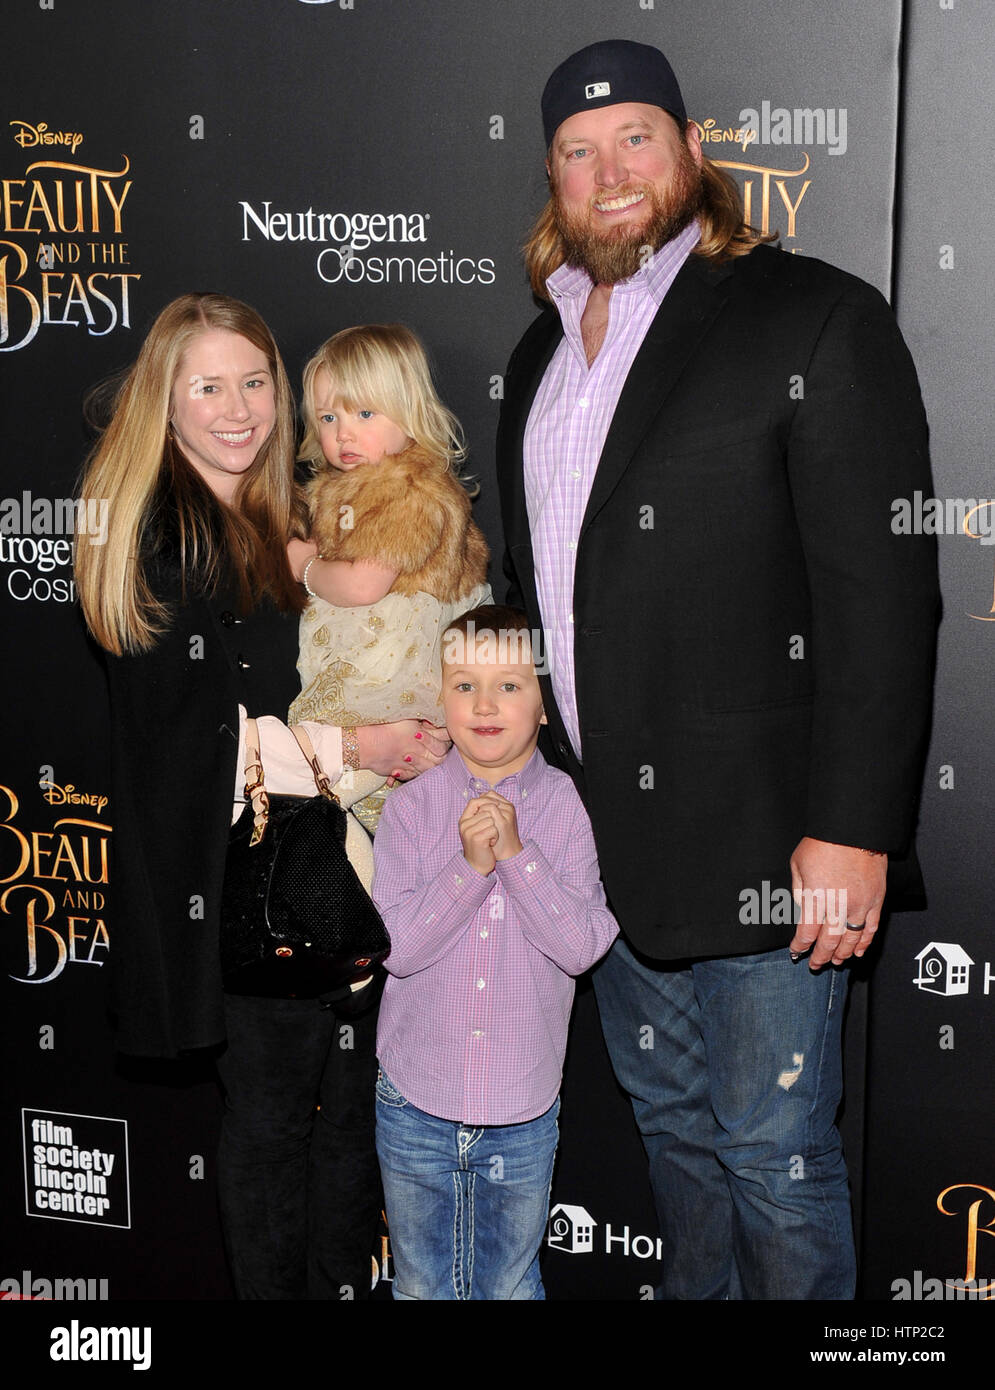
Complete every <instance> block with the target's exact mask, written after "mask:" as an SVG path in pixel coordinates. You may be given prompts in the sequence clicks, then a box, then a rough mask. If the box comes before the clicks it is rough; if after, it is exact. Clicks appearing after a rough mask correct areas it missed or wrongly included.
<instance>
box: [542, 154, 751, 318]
mask: <svg viewBox="0 0 995 1390" xmlns="http://www.w3.org/2000/svg"><path fill="white" fill-rule="evenodd" d="M678 135H679V137H680V141H681V144H682V145H684V146H685V148H687V138H686V136H685V134H684V131H683V130H682V129H680V127H678ZM700 167H701V192H702V202H701V207H700V208H699V210H698V212H697V213H696V214H695V216H696V217H697V219H698V224H699V226H700V227H701V240H700V241H699V242H698V245H697V246H696V247H695V248H694V251H693V252H692V253H691V254H692V255H694V256H700V257H701V258H702V260H707V261H715V262H716V263H720V262H722V261H728V260H731V259H732V258H733V257H735V256H745V255H746V254H747V253H748V252H750V251H752V250H753V248H754V247H755V246H759V245H761V243H763V242H769V241H776V240H777V233H776V232H773V233H770V234H765V233H764V232H759V231H757V229H756V228H755V227H751V226H750V224H749V223H748V222H747V221H746V219H745V216H744V214H743V200H742V198H741V196H740V192H739V187H738V185H737V183H736V181H735V180H734V179H733V178H732V177H731V176H730V175H729V174H727V173H726V172H725V170H724V169H720V168H718V166H717V165H715V164H713V163H712V161H711V160H710V159H706V158H705V156H704V155H702V157H701V166H700ZM523 251H524V255H525V268H526V270H527V271H528V274H529V283H530V284H531V286H532V293H533V294H534V295H535V296H536V297H537V298H538V299H544V300H548V299H549V291H548V290H547V289H546V281H547V280H548V279H549V277H550V276H551V275H552V274H553V271H554V270H559V268H560V266H561V265H562V264H563V262H564V261H565V260H566V248H565V246H564V244H563V239H562V237H561V236H560V233H559V230H558V228H557V226H556V215H555V212H554V207H553V199H552V198H550V200H549V202H548V203H547V204H546V206H545V207H544V208H543V210H542V212H541V213H540V214H539V216H538V218H537V219H536V222H535V225H534V226H533V228H532V231H531V232H530V234H529V239H528V241H527V242H526V243H525V246H524V248H523Z"/></svg>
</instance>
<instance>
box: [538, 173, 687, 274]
mask: <svg viewBox="0 0 995 1390" xmlns="http://www.w3.org/2000/svg"><path fill="white" fill-rule="evenodd" d="M635 192H639V193H645V195H646V201H647V202H648V203H649V205H650V215H649V218H648V219H647V220H645V221H644V222H643V223H642V224H641V225H640V226H638V227H630V226H618V227H609V228H608V229H607V230H606V231H601V232H599V231H596V230H595V229H594V226H593V225H592V218H593V217H596V216H597V214H596V213H594V211H593V203H594V199H593V198H592V200H591V204H592V206H591V207H590V208H588V209H587V210H586V211H584V212H571V211H568V210H567V209H566V208H565V207H564V206H563V205H562V203H561V202H560V198H559V195H558V194H557V192H556V190H555V189H554V190H553V216H554V218H555V220H556V229H557V231H558V232H559V234H560V236H561V238H562V240H563V247H564V251H565V257H564V259H565V260H566V263H567V264H568V265H575V266H579V267H580V268H581V269H582V270H586V271H587V273H588V275H590V277H591V279H592V280H593V281H594V283H595V284H596V285H614V284H617V282H618V281H619V280H628V279H629V277H630V276H631V275H635V273H636V271H637V270H639V269H640V268H641V267H642V266H643V265H644V264H645V263H646V259H647V257H648V256H649V255H651V254H652V253H653V252H654V251H658V250H659V249H660V247H661V246H665V245H666V243H667V242H668V241H672V240H673V238H674V237H675V236H677V234H678V233H679V232H682V231H683V230H684V228H685V227H686V226H687V225H688V223H689V222H690V221H691V219H692V218H693V217H694V216H695V214H696V213H697V212H698V211H699V210H700V208H701V204H702V200H703V189H702V180H701V170H700V169H699V168H698V166H697V164H695V162H694V160H693V159H692V158H691V152H690V150H688V149H687V147H686V146H684V147H682V149H681V154H680V159H679V160H678V162H677V165H676V167H675V169H674V173H673V177H672V178H671V181H670V187H669V188H668V189H667V190H666V192H665V193H661V192H660V190H659V189H658V188H657V187H656V186H655V185H653V184H626V185H625V187H624V188H619V189H615V190H613V191H612V194H611V196H612V197H624V196H625V195H626V194H627V193H635ZM598 196H601V197H603V196H604V195H603V194H601V195H598Z"/></svg>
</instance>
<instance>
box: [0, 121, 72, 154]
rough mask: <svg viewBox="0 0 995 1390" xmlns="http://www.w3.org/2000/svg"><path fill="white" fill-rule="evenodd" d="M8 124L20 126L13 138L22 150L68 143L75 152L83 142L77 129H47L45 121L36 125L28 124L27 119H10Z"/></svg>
mask: <svg viewBox="0 0 995 1390" xmlns="http://www.w3.org/2000/svg"><path fill="white" fill-rule="evenodd" d="M8 124H10V125H13V126H20V130H17V131H15V132H14V139H15V140H16V141H17V143H18V144H19V145H20V147H21V149H22V150H23V149H31V148H32V147H33V146H35V145H68V146H69V150H70V152H71V153H72V154H75V153H76V151H77V150H78V149H79V147H80V145H82V143H83V137H82V135H80V134H79V133H78V132H77V131H73V130H49V128H48V122H47V121H41V122H40V123H39V124H38V125H29V124H28V122H27V121H10V122H8Z"/></svg>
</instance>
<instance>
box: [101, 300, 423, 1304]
mask: <svg viewBox="0 0 995 1390" xmlns="http://www.w3.org/2000/svg"><path fill="white" fill-rule="evenodd" d="M293 444H294V441H293V411H292V401H291V394H290V389H289V386H288V383H287V378H286V374H285V372H284V369H283V364H282V363H281V361H280V356H279V353H278V351H277V348H276V344H275V343H274V341H273V337H272V335H271V334H270V332H269V330H268V328H267V327H266V325H265V324H264V323H263V321H262V319H261V318H260V317H259V315H258V314H256V313H255V311H254V310H252V309H250V308H249V307H248V306H247V305H245V304H242V303H240V302H239V301H237V300H234V299H229V298H227V297H225V296H221V295H213V294H198V295H184V296H183V297H182V298H180V299H177V300H174V301H173V302H172V303H171V304H169V305H167V306H166V308H165V309H164V310H163V311H162V313H161V314H160V315H159V317H158V318H157V319H156V321H155V323H154V324H153V326H152V329H151V331H150V333H149V335H148V337H147V339H146V340H145V343H144V345H143V347H142V350H141V353H140V355H139V358H138V361H137V362H136V364H135V366H134V367H133V369H132V370H131V372H130V373H129V375H128V377H127V378H126V380H125V382H124V384H123V386H122V388H121V390H120V392H119V394H118V397H117V400H116V403H115V408H114V412H113V418H112V419H111V422H110V424H109V426H108V427H107V429H106V430H105V432H104V434H103V436H102V438H101V439H100V441H99V443H98V445H97V447H96V449H95V450H94V453H93V455H92V457H91V459H90V461H89V464H88V466H87V468H86V472H85V476H84V480H83V484H82V495H83V498H84V500H89V499H91V498H92V499H96V500H106V501H107V503H108V505H109V528H108V534H107V541H106V544H105V545H102V546H92V545H90V544H89V543H88V540H87V538H85V537H81V538H80V544H79V545H78V547H77V553H76V575H77V584H78V588H79V593H80V599H81V603H82V607H83V612H84V615H85V618H86V621H87V624H88V626H89V629H90V632H91V633H92V635H93V637H94V639H95V640H96V641H97V643H98V644H99V645H100V647H101V648H102V649H103V651H104V652H105V654H106V667H107V673H108V685H109V690H110V699H111V719H112V751H113V781H112V788H113V796H114V806H115V821H114V823H115V870H114V883H115V908H116V918H115V920H116V926H115V931H114V949H113V961H114V972H113V977H112V978H113V983H112V1009H113V1011H114V1013H115V1015H116V1019H117V1027H118V1042H119V1046H120V1047H121V1049H122V1051H125V1052H128V1053H132V1054H135V1055H139V1056H153V1057H175V1056H177V1055H179V1054H181V1053H184V1052H187V1051H190V1050H192V1049H201V1048H218V1047H220V1046H221V1045H222V1044H225V1042H226V1040H227V1044H226V1046H225V1049H224V1051H223V1052H222V1053H221V1055H220V1057H219V1061H218V1067H219V1071H220V1074H221V1078H222V1082H223V1084H224V1087H225V1091H226V1111H225V1119H224V1124H223V1130H222V1140H221V1151H220V1155H219V1168H220V1173H219V1185H220V1193H221V1205H222V1216H223V1220H224V1225H225V1233H226V1239H227V1243H228V1248H229V1256H230V1260H231V1264H232V1270H233V1276H234V1280H235V1286H236V1291H237V1294H238V1296H239V1297H240V1298H286V1299H290V1298H303V1297H316V1298H322V1297H327V1298H336V1299H338V1298H340V1297H342V1294H341V1292H340V1290H341V1288H342V1286H343V1285H348V1286H350V1287H351V1288H352V1290H353V1293H354V1296H355V1297H357V1298H360V1297H362V1296H363V1292H364V1288H365V1289H367V1290H368V1288H369V1251H370V1243H369V1241H370V1234H371V1228H372V1224H373V1223H374V1222H375V1219H376V1208H377V1201H378V1193H377V1188H376V1172H375V1157H374V1155H373V1149H372V1094H373V1086H372V1082H373V1075H374V1067H375V1062H374V1054H373V1033H374V1029H375V1020H374V1015H375V1008H373V1007H372V1005H371V1007H370V1008H369V1009H368V1010H367V1012H366V1014H365V1015H364V1014H362V1013H361V1014H360V1015H359V1016H358V1017H357V1018H356V1019H355V1020H354V1022H353V1027H354V1030H355V1046H354V1048H353V1049H352V1050H343V1049H340V1048H338V1047H337V1046H334V1041H335V1037H336V1036H337V1025H336V1022H335V1012H334V1007H333V1005H334V1003H335V1001H332V1000H329V999H324V1000H322V999H319V1000H299V999H288V1000H272V999H259V998H248V997H236V996H232V995H226V994H225V993H224V991H223V989H222V982H221V971H220V964H219V955H218V909H219V898H220V892H221V884H222V879H223V875H224V864H225V853H226V845H227V835H228V829H229V826H230V825H231V823H232V820H233V818H234V815H235V813H236V812H237V810H239V809H240V804H239V803H240V798H241V795H242V793H241V786H242V783H243V781H244V777H243V772H242V767H243V762H244V758H243V751H244V745H243V743H242V738H243V734H242V730H243V728H244V714H245V711H246V710H248V712H249V713H250V714H252V715H256V716H262V717H261V718H260V719H259V729H260V736H261V743H262V757H263V764H264V767H265V769H266V779H267V785H268V787H269V788H270V790H273V791H285V792H294V791H298V792H301V793H303V794H310V793H311V792H313V780H312V778H311V773H310V770H309V768H308V767H307V764H306V763H305V762H304V759H303V758H302V756H301V754H300V752H299V750H298V748H297V744H296V741H295V740H294V739H293V736H292V735H291V734H290V732H289V730H288V729H287V728H286V727H285V725H284V724H283V723H282V722H281V720H280V719H279V718H277V717H275V715H274V714H272V713H271V712H274V711H275V712H277V713H278V714H280V715H282V713H283V712H284V711H285V710H286V709H287V707H288V705H289V703H290V701H291V699H292V698H293V696H294V693H295V688H296V680H295V670H294V665H295V658H296V651H297V617H298V614H299V613H300V611H301V609H302V608H303V606H304V599H305V595H304V591H303V589H302V588H301V587H300V586H299V584H298V583H297V581H296V580H295V579H294V576H293V574H292V572H291V568H290V564H289V561H288V557H287V544H288V541H289V540H290V539H291V537H300V536H301V535H303V533H304V529H305V525H306V514H305V509H304V505H303V500H302V497H301V495H300V493H299V491H298V489H297V487H296V485H295V482H294V474H293V461H294V447H293ZM306 727H307V730H308V733H309V734H310V735H311V737H312V740H313V742H314V744H315V748H316V750H317V752H318V755H319V757H320V759H321V761H322V764H323V766H324V767H325V770H326V771H327V772H328V773H329V775H330V776H331V777H332V778H333V780H334V778H335V776H336V775H337V774H338V772H340V771H341V769H342V766H343V755H342V739H341V731H340V730H339V729H336V728H331V727H327V726H322V725H319V724H308V725H307V726H306ZM416 735H417V736H418V737H416ZM354 748H355V750H358V753H356V752H354V753H353V756H351V757H350V759H349V761H350V763H351V764H354V765H356V766H362V767H367V768H372V769H373V770H375V771H377V772H379V773H381V774H382V775H388V774H395V775H403V776H408V775H411V774H412V773H414V772H418V771H422V770H424V769H425V768H427V767H431V766H434V765H435V764H436V763H437V762H438V760H439V758H440V757H441V755H442V754H443V753H444V752H445V748H446V744H445V742H444V740H443V739H441V738H436V737H435V736H434V735H433V733H432V731H431V729H430V728H429V727H428V726H427V725H424V724H419V723H418V722H417V721H414V720H408V721H403V722H399V723H394V724H392V725H380V726H376V727H370V728H367V729H360V730H358V731H357V733H356V735H355V744H354ZM372 992H373V991H371V994H372ZM319 1103H320V1107H321V1109H320V1114H319V1115H318V1117H317V1118H315V1116H316V1109H315V1108H316V1105H318V1104H319Z"/></svg>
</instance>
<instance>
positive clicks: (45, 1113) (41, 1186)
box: [21, 1110, 131, 1228]
mask: <svg viewBox="0 0 995 1390" xmlns="http://www.w3.org/2000/svg"><path fill="white" fill-rule="evenodd" d="M21 1117H22V1122H23V1137H24V1210H25V1211H26V1213H27V1214H28V1216H40V1217H46V1218H48V1219H49V1220H53V1221H82V1222H88V1223H90V1224H91V1225H97V1226H120V1227H125V1228H130V1226H131V1195H130V1184H129V1179H128V1122H127V1121H126V1120H116V1119H107V1118H106V1117H104V1116H101V1115H69V1114H64V1113H62V1112H61V1111H57V1110H22V1111H21Z"/></svg>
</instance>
